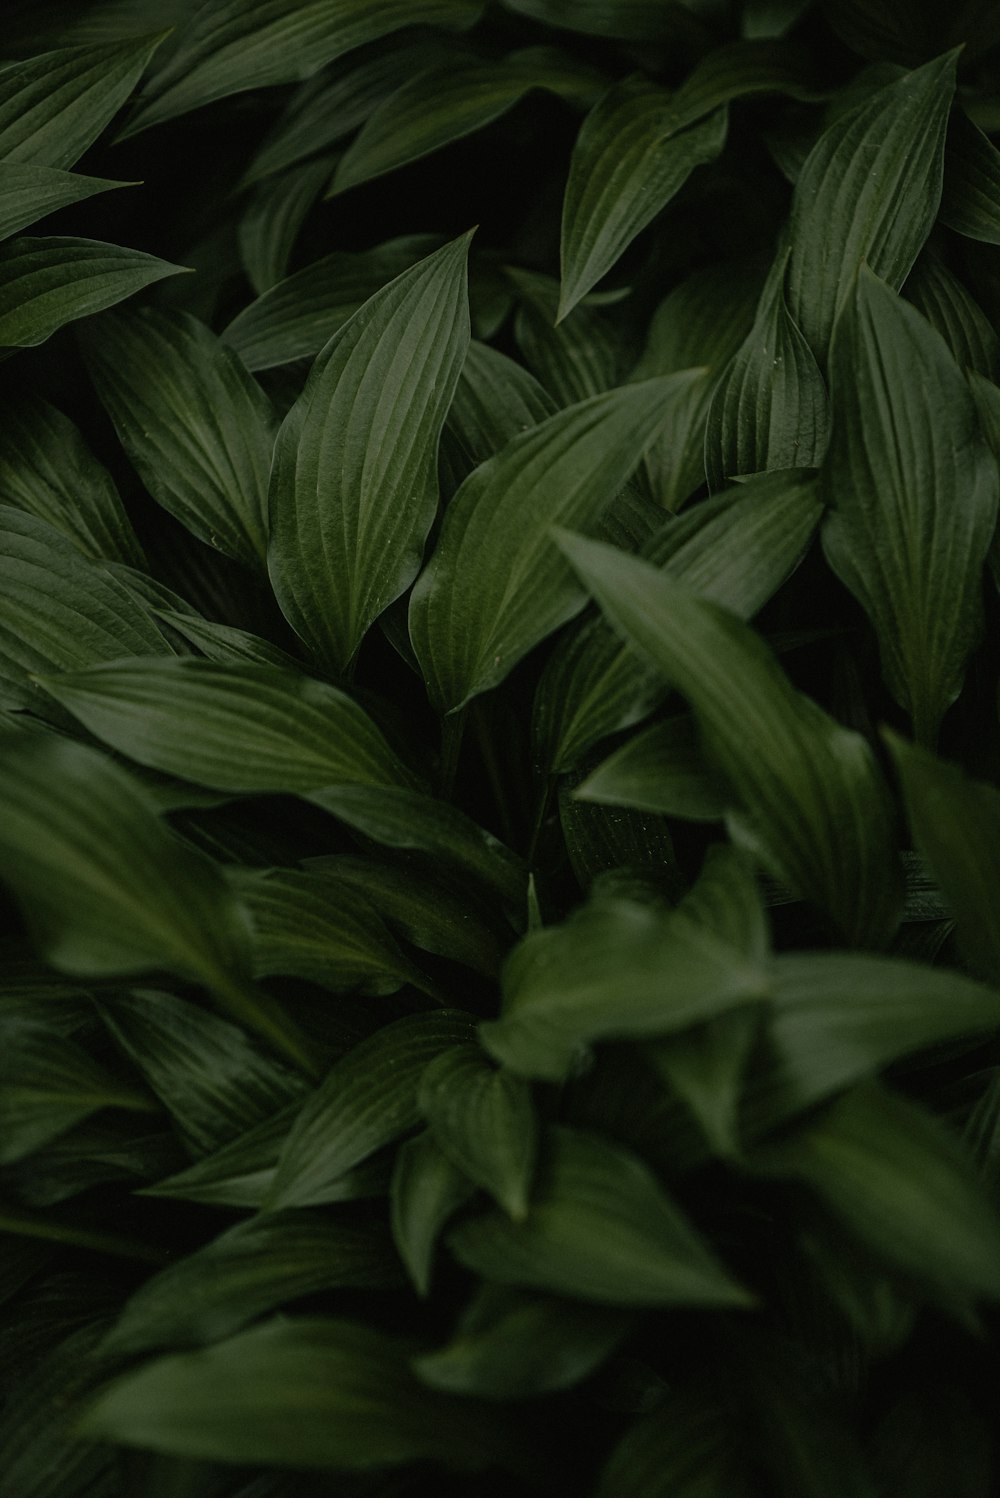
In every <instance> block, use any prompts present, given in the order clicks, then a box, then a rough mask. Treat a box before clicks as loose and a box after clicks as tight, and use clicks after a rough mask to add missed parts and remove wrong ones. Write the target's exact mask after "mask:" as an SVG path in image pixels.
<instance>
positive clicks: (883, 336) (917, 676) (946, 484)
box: [821, 270, 1000, 744]
mask: <svg viewBox="0 0 1000 1498" xmlns="http://www.w3.org/2000/svg"><path fill="white" fill-rule="evenodd" d="M830 368H831V375H832V386H833V407H834V429H833V437H832V441H831V445H830V451H829V454H828V457H827V462H826V464H825V467H824V469H823V474H822V478H821V487H822V492H823V494H824V496H825V498H826V500H827V502H828V504H829V506H830V511H829V513H828V515H827V519H826V521H825V523H824V529H823V545H824V550H825V551H826V555H827V558H828V560H829V562H830V564H831V566H832V567H833V569H834V571H835V572H836V573H837V574H838V576H839V577H840V578H841V579H842V580H843V582H844V583H845V584H846V585H847V586H848V587H849V588H850V590H851V592H852V593H853V594H854V595H855V597H856V598H857V599H858V601H859V602H860V603H861V605H862V607H863V608H864V609H865V612H866V613H867V614H868V616H869V618H870V619H871V621H872V623H873V625H874V627H875V630H876V633H877V634H878V639H879V648H880V652H881V657H882V670H883V674H884V675H885V678H886V684H887V685H888V687H889V689H890V691H891V692H892V694H893V696H894V697H895V698H896V701H897V702H898V703H899V704H900V705H901V706H902V707H904V708H905V709H906V711H907V712H908V713H909V714H910V717H911V719H912V721H913V725H914V731H915V733H916V735H917V737H918V738H919V739H920V740H921V741H922V742H924V743H929V744H933V742H934V740H935V738H936V735H937V731H938V726H939V724H940V721H941V718H942V716H943V715H944V713H945V711H946V710H947V708H948V707H949V706H950V705H951V703H952V702H953V701H954V700H955V698H956V697H957V696H958V693H959V690H960V688H961V685H962V678H963V675H964V670H965V664H966V661H967V659H968V656H969V654H970V652H971V651H972V648H973V646H974V645H975V643H976V641H977V638H978V635H979V631H980V628H981V621H982V602H981V592H980V588H981V585H980V579H981V577H982V571H983V564H984V562H985V559H986V550H987V547H988V546H989V543H990V538H991V536H992V534H993V530H994V527H995V525H996V517H997V497H998V489H1000V480H998V474H997V465H996V462H995V460H994V458H993V456H992V454H991V453H990V451H989V449H988V447H987V446H986V443H985V442H984V441H983V439H982V437H981V436H980V434H979V424H978V417H977V413H976V407H975V402H974V400H973V398H972V396H971V394H970V392H969V388H968V386H967V384H966V382H965V380H964V378H963V377H962V373H961V371H960V370H959V368H958V366H957V365H956V363H955V362H954V360H953V359H952V357H951V355H950V354H949V352H948V350H947V348H946V346H945V344H944V341H943V340H942V338H941V337H940V335H939V334H937V333H935V332H934V331H933V330H932V329H931V328H929V327H928V325H927V323H926V321H925V320H924V319H923V318H922V317H920V315H919V314H918V313H917V312H915V311H914V310H913V309H912V308H910V307H909V306H908V305H907V304H906V302H904V301H902V300H901V299H900V298H899V297H897V296H894V295H893V293H892V292H891V291H890V290H889V288H888V287H887V286H885V285H884V283H882V282H880V281H879V280H877V279H876V278H875V277H874V276H872V275H871V274H870V272H868V271H864V270H863V271H862V272H861V275H860V277H859V279H858V282H857V287H856V290H855V291H854V294H853V296H852V298H851V300H850V301H849V302H848V304H847V307H846V308H845V311H844V315H843V317H842V318H841V321H840V323H839V324H838V327H837V332H836V336H835V338H834V343H833V350H832V353H831V358H830ZM915 368H919V369H921V370H923V371H924V374H925V378H924V379H921V380H919V381H914V379H913V377H912V372H913V370H914V369H915Z"/></svg>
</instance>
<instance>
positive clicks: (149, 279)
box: [0, 235, 184, 348]
mask: <svg viewBox="0 0 1000 1498" xmlns="http://www.w3.org/2000/svg"><path fill="white" fill-rule="evenodd" d="M183 270H184V266H182V265H170V264H169V263H168V262H167V261H166V260H157V258H156V256H155V255H145V254H143V253H142V252H141V251H140V250H126V249H123V248H122V246H121V245H117V244H102V243H101V242H100V241H99V240H96V239H68V238H65V237H57V236H55V235H52V236H49V237H47V238H43V239H34V238H31V237H30V236H27V235H25V236H22V237H21V238H19V239H12V240H10V242H9V243H8V244H4V245H0V346H4V347H7V348H27V347H30V346H32V345H33V344H36V343H44V342H45V340H46V338H49V337H51V335H52V334H53V333H54V332H56V330H57V329H58V328H61V327H63V326H64V325H65V324H66V323H69V322H75V321H76V320H77V319H78V318H80V317H89V316H90V315H91V314H92V313H94V312H102V311H103V310H104V308H105V307H113V306H114V305H115V303H116V302H123V301H124V300H125V298H126V297H130V296H134V295H135V293H136V292H137V291H141V290H142V288H143V287H144V286H151V285H152V284H153V282H154V281H162V280H163V278H164V276H176V275H178V274H179V273H180V272H181V271H183Z"/></svg>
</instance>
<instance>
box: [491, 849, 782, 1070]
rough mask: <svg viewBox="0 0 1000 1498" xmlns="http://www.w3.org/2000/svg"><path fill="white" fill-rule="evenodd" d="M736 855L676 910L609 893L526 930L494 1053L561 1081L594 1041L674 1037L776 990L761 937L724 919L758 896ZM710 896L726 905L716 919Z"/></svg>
mask: <svg viewBox="0 0 1000 1498" xmlns="http://www.w3.org/2000/svg"><path fill="white" fill-rule="evenodd" d="M732 859H733V861H734V863H735V867H733V866H732V865H731V864H730V861H729V860H728V859H727V858H725V857H720V858H718V859H715V860H712V861H710V862H709V863H708V865H707V867H706V870H705V873H704V874H703V875H702V878H701V880H700V881H699V882H698V884H696V885H695V886H694V889H693V890H692V892H691V893H690V894H689V895H688V897H687V898H686V899H685V900H684V901H682V902H681V904H680V905H679V906H678V907H677V909H676V910H670V909H665V908H664V907H662V906H660V905H655V904H650V903H640V902H639V901H638V900H629V899H626V898H624V897H622V896H617V897H612V896H607V895H604V894H603V893H600V892H599V893H597V894H595V896H593V897H592V899H591V901H590V903H589V904H588V905H585V906H584V907H583V908H582V909H581V910H579V911H577V912H576V914H575V915H573V916H571V917H570V919H569V920H568V921H566V922H565V923H564V924H563V925H561V926H546V927H543V928H542V929H541V930H539V931H535V932H533V933H531V934H530V935H529V936H527V937H525V939H524V940H523V941H522V942H521V943H520V945H519V946H518V947H516V948H515V949H514V951H513V952H512V953H511V955H510V957H509V958H508V960H507V963H506V965H505V967H504V971H503V990H504V1000H503V1009H502V1012H501V1016H500V1018H499V1019H498V1020H490V1021H487V1022H486V1023H485V1024H484V1025H483V1026H482V1027H481V1030H480V1034H481V1038H482V1041H483V1044H484V1045H485V1046H486V1048H487V1050H489V1051H490V1052H491V1053H492V1054H493V1055H494V1056H496V1057H497V1058H498V1060H501V1061H503V1062H505V1063H506V1064H507V1065H508V1066H510V1067H512V1068H513V1069H514V1070H515V1071H518V1072H521V1073H522V1074H523V1075H525V1076H529V1077H539V1078H545V1079H546V1080H550V1081H559V1080H561V1079H562V1078H564V1077H565V1076H566V1074H567V1072H568V1070H569V1069H570V1067H571V1065H572V1063H573V1061H574V1060H575V1059H578V1058H579V1056H580V1054H581V1052H582V1051H584V1050H585V1048H586V1047H587V1046H589V1045H591V1044H592V1043H593V1042H595V1041H598V1040H602V1039H610V1038H621V1037H626V1036H627V1037H632V1038H638V1037H642V1036H658V1035H669V1034H671V1033H673V1032H674V1031H678V1030H684V1029H687V1028H688V1027H690V1026H691V1025H696V1024H698V1023H699V1022H701V1021H704V1020H706V1019H711V1018H713V1017H714V1016H715V1015H717V1014H721V1013H724V1012H725V1011H726V1010H729V1009H733V1008H735V1007H736V1006H737V1005H740V1004H745V1003H747V1002H751V1001H753V1000H756V999H759V998H762V997H764V996H766V994H767V993H768V991H769V985H770V979H769V975H768V970H767V966H766V963H765V961H764V954H763V953H762V952H761V951H760V950H759V944H758V943H757V942H756V941H754V942H748V941H747V940H746V939H745V938H744V936H743V935H742V933H737V932H734V931H730V930H727V929H726V927H725V925H724V924H723V925H721V927H720V920H721V919H723V918H724V917H725V915H726V912H727V910H728V907H729V906H733V907H734V908H736V909H741V908H742V907H743V905H744V904H745V903H746V899H747V893H746V889H745V885H746V882H747V880H748V878H749V876H748V875H747V873H746V871H745V870H743V869H742V867H741V866H740V865H739V862H738V860H737V858H736V855H735V854H733V855H732ZM750 888H751V895H753V890H752V884H751V887H750ZM753 898H754V899H755V898H756V897H755V895H753ZM706 900H708V901H709V903H710V907H711V906H713V905H714V906H716V907H717V908H716V909H715V919H712V920H710V921H706V920H705V917H704V903H705V901H706Z"/></svg>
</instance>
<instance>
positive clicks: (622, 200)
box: [559, 77, 727, 317]
mask: <svg viewBox="0 0 1000 1498" xmlns="http://www.w3.org/2000/svg"><path fill="white" fill-rule="evenodd" d="M677 120H678V117H677V116H676V115H675V114H674V111H673V101H672V96H671V95H670V94H669V93H668V92H667V91H666V90H665V89H662V88H660V87H659V86H658V85H656V84H654V83H652V82H650V81H648V80H646V79H643V78H637V77H633V78H626V79H625V80H624V81H623V82H622V83H618V84H616V85H615V86H614V88H612V89H611V90H609V92H608V93H607V94H605V96H604V98H603V99H601V100H600V102H599V103H598V104H597V105H595V107H594V109H593V110H592V112H591V113H590V114H589V115H588V116H587V118H586V120H585V121H584V124H583V127H582V129H581V130H580V134H579V136H578V137H577V142H576V145H575V146H574V148H573V159H572V161H571V162H570V169H569V180H568V182H567V183H566V194H565V197H564V199H563V218H562V246H561V258H562V297H561V301H560V306H559V315H560V317H565V316H566V314H567V313H568V312H570V311H572V309H573V308H574V307H575V306H576V304H577V302H578V301H579V300H580V298H581V297H582V296H585V295H586V293H587V292H588V291H589V290H590V289H591V287H592V286H594V285H596V283H597V282H598V281H599V280H600V279H601V277H602V276H604V275H606V274H607V272H608V271H609V270H610V269H611V267H612V266H613V265H614V264H615V262H616V261H617V260H618V259H619V258H620V256H621V255H622V254H623V253H624V252H625V250H626V249H627V248H628V246H629V245H630V244H631V243H632V241H633V239H635V237H636V235H637V234H640V233H641V232H642V230H643V229H645V227H646V226H647V224H649V223H651V222H652V220H653V219H654V218H655V217H656V215H657V214H658V213H659V212H660V210H661V209H662V208H665V207H666V205H667V204H668V203H669V202H670V199H671V198H673V197H675V196H676V194H677V193H678V192H680V190H681V188H682V187H683V186H684V183H685V182H686V181H687V179H688V177H690V175H691V173H692V172H693V171H694V170H695V168H696V167H699V166H704V165H705V163H706V162H709V161H714V160H715V158H716V157H717V156H719V155H720V154H721V152H722V148H723V146H724V145H725V143H726V126H727V117H726V111H725V110H724V109H720V110H717V111H716V112H714V113H713V114H711V115H709V116H708V118H707V119H705V120H702V121H700V122H699V123H697V124H695V125H692V126H690V128H688V129H686V130H685V129H681V128H679V126H678V122H677Z"/></svg>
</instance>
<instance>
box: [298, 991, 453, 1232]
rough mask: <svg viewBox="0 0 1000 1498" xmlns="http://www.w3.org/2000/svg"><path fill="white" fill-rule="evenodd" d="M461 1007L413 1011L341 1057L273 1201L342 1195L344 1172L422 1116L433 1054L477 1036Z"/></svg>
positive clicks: (310, 1109) (305, 1115)
mask: <svg viewBox="0 0 1000 1498" xmlns="http://www.w3.org/2000/svg"><path fill="white" fill-rule="evenodd" d="M472 1028H473V1020H472V1017H471V1015H468V1014H464V1013H462V1012H461V1011H459V1010H457V1009H441V1010H437V1011H435V1012H432V1013H426V1014H414V1015H408V1016H407V1017H406V1018H405V1019H400V1020H395V1021H394V1022H393V1023H392V1024H391V1025H386V1026H385V1027H384V1029H381V1030H378V1031H376V1033H375V1034H374V1035H372V1036H370V1037H369V1038H368V1039H367V1040H364V1041H362V1043H361V1044H360V1045H358V1046H355V1047H354V1049H353V1050H351V1051H349V1052H348V1053H347V1055H346V1056H343V1057H341V1059H340V1060H339V1061H336V1062H335V1063H334V1065H333V1067H332V1068H331V1069H330V1071H329V1072H328V1073H327V1076H326V1078H325V1079H324V1081H323V1084H322V1086H321V1087H319V1088H318V1089H317V1091H316V1092H315V1093H314V1094H313V1095H312V1097H311V1098H310V1099H309V1101H308V1102H307V1103H306V1104H305V1106H304V1107H303V1109H302V1111H301V1112H300V1114H299V1116H298V1118H297V1119H296V1120H295V1124H294V1126H293V1128H292V1132H291V1133H290V1135H289V1136H288V1139H287V1140H286V1142H285V1146H284V1149H283V1150H282V1153H281V1158H280V1160H279V1162H278V1171H277V1175H276V1177H275V1181H274V1187H273V1191H272V1196H271V1200H270V1202H269V1206H270V1207H271V1208H272V1209H273V1208H276V1207H307V1206H313V1205H315V1204H317V1203H322V1202H325V1201H335V1200H336V1199H337V1196H336V1192H337V1182H338V1180H339V1178H340V1177H341V1176H343V1175H345V1174H346V1173H347V1171H349V1170H351V1169H352V1168H353V1167H354V1166H355V1165H359V1164H360V1163H361V1161H362V1160H365V1159H367V1158H368V1156H369V1155H373V1154H374V1153H375V1151H376V1150H378V1149H381V1148H382V1147H383V1145H386V1144H391V1143H392V1141H393V1140H394V1139H398V1138H399V1136H400V1135H401V1134H405V1133H407V1132H408V1131H409V1130H410V1129H412V1128H413V1127H414V1126H415V1125H416V1124H417V1123H419V1122H420V1109H419V1107H418V1104H417V1088H418V1086H419V1084H420V1077H421V1074H422V1072H423V1070H424V1068H425V1066H426V1065H427V1064H428V1062H429V1061H432V1060H433V1059H434V1057H435V1056H437V1055H438V1054H439V1053H440V1052H441V1051H445V1050H447V1049H448V1048H449V1047H450V1046H454V1045H461V1044H462V1043H463V1042H465V1041H467V1040H469V1039H470V1038H471V1033H472Z"/></svg>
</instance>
